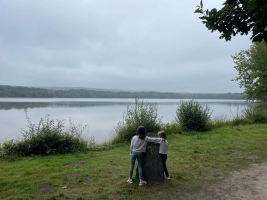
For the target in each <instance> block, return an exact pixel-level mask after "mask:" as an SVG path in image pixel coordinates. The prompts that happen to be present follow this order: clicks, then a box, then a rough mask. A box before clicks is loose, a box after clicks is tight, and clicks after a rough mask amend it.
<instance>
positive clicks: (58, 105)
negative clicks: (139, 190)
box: [0, 98, 250, 144]
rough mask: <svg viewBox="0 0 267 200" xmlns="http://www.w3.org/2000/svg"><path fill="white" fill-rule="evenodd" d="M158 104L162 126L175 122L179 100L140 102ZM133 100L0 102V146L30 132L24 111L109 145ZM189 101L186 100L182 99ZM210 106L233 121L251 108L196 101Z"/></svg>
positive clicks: (231, 102) (238, 103)
mask: <svg viewBox="0 0 267 200" xmlns="http://www.w3.org/2000/svg"><path fill="white" fill-rule="evenodd" d="M140 100H144V101H145V102H149V103H156V105H157V107H158V116H162V117H163V119H162V121H163V122H171V121H172V120H174V115H175V111H176V109H177V107H178V104H179V102H180V100H179V99H140ZM134 101H135V100H134V99H99V98H98V99H96V98H91V99H89V98H79V99H75V98H70V99H67V98H66V99H60V98H49V99H46V98H42V99H34V98H0V143H2V142H4V141H6V140H11V139H19V138H21V137H22V134H21V129H25V130H28V129H27V120H26V118H25V113H24V108H27V109H28V116H29V118H30V120H31V122H32V123H34V124H38V122H39V121H40V119H41V118H43V117H45V116H46V115H47V114H49V115H50V119H60V120H61V119H64V120H65V125H66V127H68V125H69V118H71V120H72V122H73V123H74V124H75V125H81V126H84V125H87V128H86V131H85V134H84V137H85V138H91V137H94V138H95V140H96V142H97V143H98V144H100V143H103V142H107V141H109V140H110V139H111V138H112V137H114V135H115V133H114V128H115V127H116V125H117V124H118V122H119V121H122V119H123V112H124V111H125V110H126V106H127V105H128V104H133V103H134ZM183 101H186V99H183ZM197 101H198V102H199V103H201V104H207V105H208V106H209V107H210V109H211V110H213V113H212V118H213V119H214V118H216V117H219V116H222V115H223V116H227V117H228V118H232V116H233V115H236V112H238V110H239V111H240V110H241V109H244V108H246V107H248V106H249V105H250V104H249V103H247V102H246V101H244V100H217V99H216V100H211V99H208V100H203V99H201V100H197Z"/></svg>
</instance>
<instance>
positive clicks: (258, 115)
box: [242, 104, 267, 123]
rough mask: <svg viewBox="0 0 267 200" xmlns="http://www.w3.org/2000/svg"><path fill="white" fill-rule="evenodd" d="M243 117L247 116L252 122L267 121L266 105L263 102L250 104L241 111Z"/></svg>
mask: <svg viewBox="0 0 267 200" xmlns="http://www.w3.org/2000/svg"><path fill="white" fill-rule="evenodd" d="M242 113H243V116H244V118H248V119H249V120H250V121H251V122H252V123H266V122H267V107H266V105H264V104H258V105H255V106H251V107H249V108H246V109H244V110H243V111H242Z"/></svg>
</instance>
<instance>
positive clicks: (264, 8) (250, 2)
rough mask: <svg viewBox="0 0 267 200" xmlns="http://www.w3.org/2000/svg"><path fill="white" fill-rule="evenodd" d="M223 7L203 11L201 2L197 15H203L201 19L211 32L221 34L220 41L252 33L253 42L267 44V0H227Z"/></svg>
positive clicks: (196, 11)
mask: <svg viewBox="0 0 267 200" xmlns="http://www.w3.org/2000/svg"><path fill="white" fill-rule="evenodd" d="M222 5H223V7H222V8H221V9H220V10H217V9H216V8H213V9H211V10H208V9H207V10H203V2H202V0H201V2H200V5H199V6H197V9H196V10H195V13H200V14H202V16H201V17H199V18H200V19H202V22H203V23H204V24H205V26H206V27H207V28H208V29H209V30H211V32H213V31H216V30H217V31H219V32H220V33H221V36H220V39H222V38H224V39H225V40H226V41H229V40H231V37H232V36H235V35H236V34H239V33H240V34H241V35H243V34H246V35H247V34H248V33H249V32H252V36H251V38H250V39H252V41H253V42H261V41H262V40H264V41H265V42H266V43H267V0H226V1H225V2H224V3H223V4H222Z"/></svg>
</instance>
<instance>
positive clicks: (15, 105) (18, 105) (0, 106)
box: [0, 99, 248, 110]
mask: <svg viewBox="0 0 267 200" xmlns="http://www.w3.org/2000/svg"><path fill="white" fill-rule="evenodd" d="M160 100H161V99H160ZM198 101H199V103H200V104H203V105H206V104H207V105H209V106H211V105H214V106H216V105H217V106H229V107H231V106H247V105H248V103H247V102H245V101H215V102H214V101H213V102H212V101H207V100H206V101H204V100H198ZM149 103H150V104H156V105H158V106H160V105H169V106H174V105H175V106H178V104H179V103H180V101H179V100H178V101H177V100H176V101H175V102H173V101H172V102H168V101H165V102H162V101H159V102H156V101H153V102H149ZM131 104H134V102H114V101H110V102H94V101H93V102H90V101H88V102H86V101H57V102H4V101H0V110H11V109H24V108H44V107H54V108H56V107H77V108H83V107H102V106H126V105H131Z"/></svg>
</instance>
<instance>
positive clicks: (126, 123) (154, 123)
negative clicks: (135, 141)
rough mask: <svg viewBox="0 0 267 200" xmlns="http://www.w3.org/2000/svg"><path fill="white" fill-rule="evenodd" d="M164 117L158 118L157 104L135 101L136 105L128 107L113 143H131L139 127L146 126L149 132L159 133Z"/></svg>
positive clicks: (116, 129)
mask: <svg viewBox="0 0 267 200" xmlns="http://www.w3.org/2000/svg"><path fill="white" fill-rule="evenodd" d="M161 120H162V117H158V109H157V106H156V104H150V103H148V102H144V101H139V99H138V98H136V99H135V104H134V105H127V108H126V111H125V112H124V113H123V121H120V122H119V123H118V125H117V127H116V128H115V131H116V133H117V137H116V138H115V139H114V141H113V142H120V141H129V140H131V138H132V137H133V136H134V135H135V134H136V131H137V128H138V127H139V126H144V127H145V128H146V131H147V132H157V131H159V129H160V124H161Z"/></svg>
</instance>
